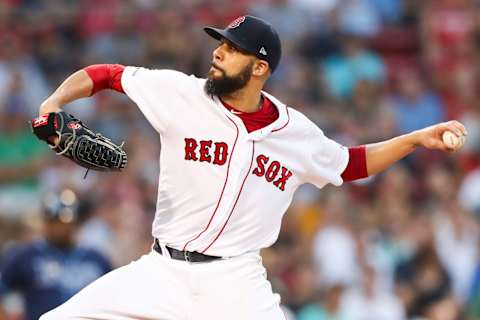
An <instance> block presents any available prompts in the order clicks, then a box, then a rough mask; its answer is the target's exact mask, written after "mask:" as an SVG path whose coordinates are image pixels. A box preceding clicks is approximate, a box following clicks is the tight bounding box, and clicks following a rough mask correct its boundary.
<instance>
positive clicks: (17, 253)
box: [0, 247, 30, 293]
mask: <svg viewBox="0 0 480 320" xmlns="http://www.w3.org/2000/svg"><path fill="white" fill-rule="evenodd" d="M29 257H30V254H29V253H28V250H27V249H26V248H24V247H18V248H13V249H11V250H10V252H8V253H7V254H6V255H5V259H3V261H2V263H1V266H0V293H2V292H3V293H5V292H6V291H8V290H14V289H18V288H21V287H23V286H25V285H26V284H27V283H28V281H29V279H28V265H29V260H30V259H29Z"/></svg>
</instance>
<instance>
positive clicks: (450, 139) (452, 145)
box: [442, 131, 465, 150]
mask: <svg viewBox="0 0 480 320" xmlns="http://www.w3.org/2000/svg"><path fill="white" fill-rule="evenodd" d="M442 140H443V143H444V144H445V146H446V147H447V148H448V149H451V150H457V149H460V148H461V147H462V146H463V144H464V143H465V136H463V135H462V136H460V137H457V136H456V135H455V134H454V133H453V132H451V131H445V132H444V133H443V135H442Z"/></svg>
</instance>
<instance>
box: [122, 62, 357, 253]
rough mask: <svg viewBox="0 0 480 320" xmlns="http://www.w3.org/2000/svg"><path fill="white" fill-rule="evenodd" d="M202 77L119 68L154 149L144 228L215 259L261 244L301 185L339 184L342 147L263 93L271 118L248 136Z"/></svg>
mask: <svg viewBox="0 0 480 320" xmlns="http://www.w3.org/2000/svg"><path fill="white" fill-rule="evenodd" d="M204 83H205V79H199V78H196V77H194V76H187V75H185V74H183V73H181V72H178V71H173V70H149V69H145V68H136V67H126V68H125V70H124V72H123V75H122V86H123V89H124V91H125V93H126V94H127V95H128V96H129V97H130V98H131V99H132V100H133V101H134V102H135V103H136V104H137V105H138V107H139V108H140V110H141V111H142V112H143V114H144V115H145V116H146V118H147V119H148V121H149V122H150V123H151V124H152V126H153V127H154V128H155V129H156V131H158V133H159V137H160V142H161V147H162V148H161V152H160V177H159V182H158V183H159V184H158V199H157V210H156V214H155V219H154V221H153V229H152V234H153V236H154V237H155V238H157V239H158V240H159V242H160V243H163V244H166V245H168V246H170V247H173V248H176V249H179V250H188V251H198V252H201V253H204V254H208V255H214V256H224V257H228V256H236V255H240V254H242V253H245V252H248V251H255V250H260V249H261V248H265V247H268V246H270V245H271V244H273V243H274V242H275V241H276V239H277V237H278V234H279V231H280V225H281V219H282V216H283V214H284V213H285V211H286V210H287V208H288V206H289V205H290V202H291V200H292V197H293V194H294V192H295V190H296V189H297V188H298V187H299V186H300V185H302V184H304V183H312V184H314V185H316V186H317V187H318V188H322V187H323V186H325V185H326V184H327V183H332V184H334V185H336V186H339V185H341V184H342V182H343V181H342V178H341V173H342V172H343V171H344V169H345V167H346V166H347V163H348V149H347V148H345V147H343V146H341V145H339V144H338V143H336V142H334V141H332V140H330V139H328V138H327V137H325V135H324V134H323V132H322V131H321V130H320V129H319V128H318V127H317V126H316V125H315V124H314V123H312V122H311V121H310V120H309V119H307V118H306V117H305V116H304V115H303V114H302V113H300V112H298V111H296V110H294V109H292V108H290V107H287V106H285V105H284V104H283V103H281V102H280V101H278V100H277V99H275V98H274V97H272V96H271V95H269V94H268V93H266V92H263V94H264V95H265V96H266V97H267V98H268V99H270V101H272V103H273V104H274V105H275V106H276V107H277V109H278V112H279V117H278V119H277V120H276V121H274V122H273V123H271V124H270V125H268V126H266V127H264V128H262V129H259V130H256V131H253V132H251V133H248V132H247V130H246V128H245V126H244V124H243V122H242V120H241V119H240V118H239V117H237V116H236V115H235V114H233V113H231V112H230V111H228V110H227V109H226V108H225V107H224V106H223V105H222V102H221V101H220V100H219V99H218V98H217V97H211V96H209V95H207V94H206V93H205V92H204V89H203V87H204Z"/></svg>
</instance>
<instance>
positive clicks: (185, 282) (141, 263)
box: [40, 250, 285, 320]
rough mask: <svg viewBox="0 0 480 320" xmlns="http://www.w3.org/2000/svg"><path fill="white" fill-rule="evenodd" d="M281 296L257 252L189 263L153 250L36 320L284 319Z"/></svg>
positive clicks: (97, 281) (95, 282)
mask: <svg viewBox="0 0 480 320" xmlns="http://www.w3.org/2000/svg"><path fill="white" fill-rule="evenodd" d="M279 301H280V297H279V295H277V294H274V293H273V292H272V288H271V285H270V282H269V281H268V280H267V279H266V272H265V268H264V267H263V265H262V262H261V257H260V256H259V255H258V254H255V253H248V254H245V255H242V256H239V257H234V258H230V259H224V260H214V261H211V262H200V263H189V262H185V261H179V260H173V259H170V258H169V257H165V256H163V255H160V254H159V253H157V252H155V251H153V250H152V252H150V253H149V254H146V255H144V256H142V257H141V258H140V259H139V260H137V261H135V262H132V263H130V264H128V265H126V266H124V267H121V268H119V269H116V270H114V271H112V272H110V273H108V274H106V275H104V276H103V277H101V278H99V279H98V280H96V281H94V282H93V283H91V284H90V285H88V286H87V287H86V288H84V289H83V290H82V291H80V292H79V293H77V294H76V295H75V296H73V297H72V298H71V299H70V300H68V301H67V302H65V303H64V304H63V305H61V306H59V307H58V308H56V309H54V310H52V311H50V312H48V313H46V314H44V315H43V316H42V317H40V320H59V319H61V320H73V319H77V320H80V319H82V320H86V319H95V320H126V319H135V320H139V319H142V320H154V319H155V320H193V319H195V320H203V319H205V320H216V319H218V320H226V319H228V320H236V319H238V320H247V319H248V320H253V319H258V320H285V316H284V314H283V312H282V310H281V308H280V306H279Z"/></svg>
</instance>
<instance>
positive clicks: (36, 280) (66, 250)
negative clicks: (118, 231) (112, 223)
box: [0, 190, 112, 320]
mask: <svg viewBox="0 0 480 320" xmlns="http://www.w3.org/2000/svg"><path fill="white" fill-rule="evenodd" d="M78 211H79V210H78V201H77V199H76V196H75V194H74V193H73V192H72V191H70V190H65V191H63V192H62V193H61V194H60V197H47V198H46V199H45V207H44V210H43V213H44V220H45V224H44V225H45V229H44V239H42V240H38V241H35V242H32V243H30V244H25V245H20V246H17V247H14V248H12V249H11V250H9V252H7V253H6V255H5V257H4V259H2V263H1V266H0V297H1V296H2V295H4V294H6V293H8V292H11V291H16V292H19V293H20V294H21V295H22V297H23V299H24V306H25V319H26V320H30V319H32V320H33V319H35V320H37V319H38V318H39V317H40V315H42V314H43V313H45V312H47V311H49V310H51V309H53V308H55V307H57V306H58V305H60V304H62V303H63V302H65V301H67V300H68V299H69V298H70V297H71V296H73V295H74V294H75V293H77V292H78V291H79V290H80V289H82V288H83V287H85V286H86V285H87V284H89V283H90V282H92V281H93V280H95V279H97V278H99V277H100V276H102V275H103V274H105V273H107V272H109V271H110V270H111V269H112V267H111V265H110V262H109V261H108V260H107V259H106V258H105V257H104V256H102V255H101V254H100V253H98V252H96V251H94V250H91V249H84V248H80V247H78V246H77V245H76V244H75V231H76V229H77V227H78ZM0 314H1V313H0Z"/></svg>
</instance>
